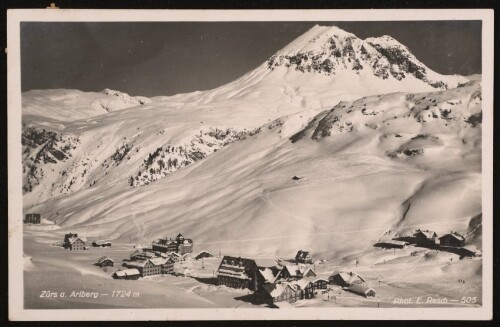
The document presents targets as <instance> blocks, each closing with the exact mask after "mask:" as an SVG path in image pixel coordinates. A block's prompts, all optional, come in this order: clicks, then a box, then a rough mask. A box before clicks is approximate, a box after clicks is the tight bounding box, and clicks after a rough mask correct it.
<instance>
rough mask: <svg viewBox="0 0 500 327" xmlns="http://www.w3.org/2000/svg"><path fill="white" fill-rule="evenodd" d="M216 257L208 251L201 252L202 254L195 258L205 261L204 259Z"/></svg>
mask: <svg viewBox="0 0 500 327" xmlns="http://www.w3.org/2000/svg"><path fill="white" fill-rule="evenodd" d="M213 256H214V255H213V254H212V253H210V252H208V251H204V250H203V251H201V252H200V253H198V254H197V255H196V256H195V257H194V258H195V259H196V260H200V259H203V258H210V257H213Z"/></svg>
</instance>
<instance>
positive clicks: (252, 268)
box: [217, 255, 258, 291]
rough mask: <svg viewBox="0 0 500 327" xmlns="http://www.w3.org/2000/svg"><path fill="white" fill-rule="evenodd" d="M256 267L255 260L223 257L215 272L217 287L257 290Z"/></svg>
mask: <svg viewBox="0 0 500 327" xmlns="http://www.w3.org/2000/svg"><path fill="white" fill-rule="evenodd" d="M257 273H258V267H257V263H256V262H255V260H252V259H246V258H241V257H232V256H227V255H226V256H224V258H222V262H221V264H220V266H219V269H218V270H217V281H218V284H219V285H226V286H228V287H232V288H248V289H250V290H252V291H256V290H257V289H258V276H257Z"/></svg>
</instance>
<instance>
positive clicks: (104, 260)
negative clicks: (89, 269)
mask: <svg viewBox="0 0 500 327" xmlns="http://www.w3.org/2000/svg"><path fill="white" fill-rule="evenodd" d="M114 263H115V262H114V261H113V260H112V259H111V258H110V257H107V256H104V257H100V258H99V260H97V265H98V266H99V267H101V268H102V267H113V264H114Z"/></svg>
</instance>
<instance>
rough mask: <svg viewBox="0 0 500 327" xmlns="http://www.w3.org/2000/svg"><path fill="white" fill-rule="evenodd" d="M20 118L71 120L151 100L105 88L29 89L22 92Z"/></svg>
mask: <svg viewBox="0 0 500 327" xmlns="http://www.w3.org/2000/svg"><path fill="white" fill-rule="evenodd" d="M22 100H23V104H22V106H23V115H26V116H27V115H36V116H39V117H46V118H51V119H54V120H60V121H73V120H77V119H81V118H88V117H94V116H99V115H102V114H103V113H106V112H110V111H116V110H122V109H126V108H130V107H135V106H138V105H143V104H146V103H150V102H151V99H149V98H146V97H141V96H136V97H131V96H130V95H128V94H127V93H123V92H120V91H114V90H110V89H104V90H103V91H102V92H82V91H79V90H32V91H28V92H25V93H23V98H22Z"/></svg>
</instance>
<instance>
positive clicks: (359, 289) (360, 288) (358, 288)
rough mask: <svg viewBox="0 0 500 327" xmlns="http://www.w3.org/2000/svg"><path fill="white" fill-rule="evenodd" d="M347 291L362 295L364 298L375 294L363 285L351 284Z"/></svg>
mask: <svg viewBox="0 0 500 327" xmlns="http://www.w3.org/2000/svg"><path fill="white" fill-rule="evenodd" d="M347 289H348V290H349V291H351V292H352V293H355V294H359V295H362V296H364V297H369V296H375V295H376V292H375V290H374V289H373V288H371V287H369V286H367V285H364V284H352V285H351V286H349V287H348V288H347Z"/></svg>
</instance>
